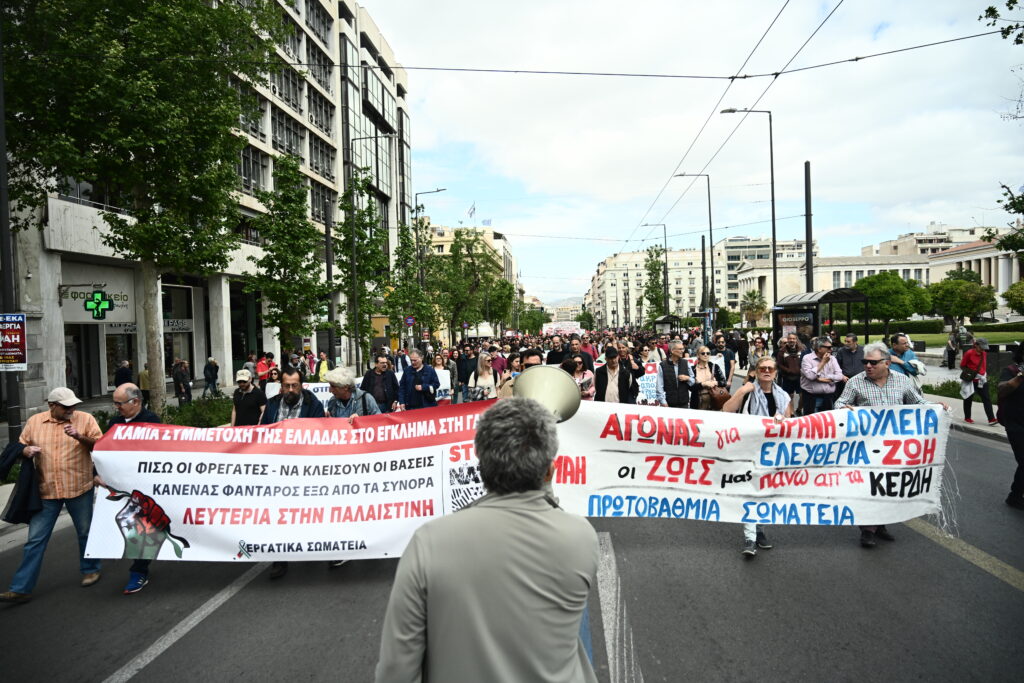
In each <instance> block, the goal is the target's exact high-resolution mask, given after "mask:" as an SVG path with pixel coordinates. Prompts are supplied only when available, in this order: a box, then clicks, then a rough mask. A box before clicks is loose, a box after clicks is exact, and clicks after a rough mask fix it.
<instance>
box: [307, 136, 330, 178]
mask: <svg viewBox="0 0 1024 683" xmlns="http://www.w3.org/2000/svg"><path fill="white" fill-rule="evenodd" d="M334 157H335V150H334V148H333V147H331V146H330V145H329V144H327V143H326V142H324V141H323V140H321V139H320V138H319V137H318V136H316V135H310V136H309V167H310V168H311V169H313V171H315V172H316V173H319V174H320V175H322V176H323V177H324V178H327V179H328V180H334Z"/></svg>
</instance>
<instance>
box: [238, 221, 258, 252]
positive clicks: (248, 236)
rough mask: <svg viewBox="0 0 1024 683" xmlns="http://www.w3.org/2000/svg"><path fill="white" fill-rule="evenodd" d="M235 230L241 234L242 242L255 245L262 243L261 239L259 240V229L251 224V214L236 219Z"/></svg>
mask: <svg viewBox="0 0 1024 683" xmlns="http://www.w3.org/2000/svg"><path fill="white" fill-rule="evenodd" d="M235 232H236V233H238V234H239V235H241V236H242V242H243V243H244V244H251V245H253V246H256V247H258V246H260V245H261V244H262V241H261V240H260V231H259V230H257V229H256V227H255V226H254V225H253V223H252V217H251V216H242V218H241V219H240V220H239V221H238V226H237V227H236V228H235Z"/></svg>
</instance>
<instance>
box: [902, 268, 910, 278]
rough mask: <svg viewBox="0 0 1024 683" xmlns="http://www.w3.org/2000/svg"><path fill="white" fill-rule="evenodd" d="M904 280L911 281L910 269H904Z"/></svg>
mask: <svg viewBox="0 0 1024 683" xmlns="http://www.w3.org/2000/svg"><path fill="white" fill-rule="evenodd" d="M903 279H904V280H909V279H910V268H904V269H903Z"/></svg>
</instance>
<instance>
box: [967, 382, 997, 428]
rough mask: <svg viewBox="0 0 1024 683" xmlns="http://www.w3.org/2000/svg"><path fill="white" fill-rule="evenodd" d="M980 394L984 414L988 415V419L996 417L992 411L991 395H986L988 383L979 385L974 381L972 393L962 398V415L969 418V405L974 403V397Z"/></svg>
mask: <svg viewBox="0 0 1024 683" xmlns="http://www.w3.org/2000/svg"><path fill="white" fill-rule="evenodd" d="M979 395H980V396H981V404H982V405H983V406H985V416H986V417H988V421H989V422H991V421H992V420H994V419H996V416H995V414H994V413H993V412H992V397H991V396H989V395H988V385H987V384H986V385H985V386H983V387H979V386H978V383H977V382H975V383H974V393H973V394H971V395H970V396H968V397H967V398H965V399H964V417H965V418H968V419H970V417H971V406H972V405H973V404H974V397H975V396H979Z"/></svg>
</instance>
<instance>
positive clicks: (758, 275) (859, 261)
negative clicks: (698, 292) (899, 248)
mask: <svg viewBox="0 0 1024 683" xmlns="http://www.w3.org/2000/svg"><path fill="white" fill-rule="evenodd" d="M813 267H814V280H813V283H814V288H813V289H812V290H811V291H821V290H827V289H839V288H841V287H853V286H854V285H855V284H857V281H858V280H860V279H861V278H863V277H867V276H870V275H875V274H876V273H880V272H882V271H884V270H892V271H895V272H897V273H899V274H900V276H901V277H903V278H904V279H906V280H910V279H914V280H917V281H918V282H920V283H922V284H924V285H927V284H929V282H931V279H930V278H931V274H930V273H929V270H928V257H927V256H923V255H908V256H839V257H825V258H815V259H814V265H813ZM776 270H777V271H778V277H779V284H778V291H779V298H780V299H781V298H783V297H785V296H789V295H790V294H799V293H800V292H806V291H807V279H806V278H807V262H806V260H800V261H786V262H783V261H782V260H780V261H779V265H778V268H777V269H776ZM737 278H738V281H739V287H740V291H743V292H747V291H749V290H752V289H753V290H757V291H759V292H760V293H761V296H763V297H764V299H765V301H768V302H769V303H770V302H771V297H772V267H771V263H767V264H765V263H760V262H755V261H745V262H743V263H742V264H740V267H739V268H738V269H737Z"/></svg>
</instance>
